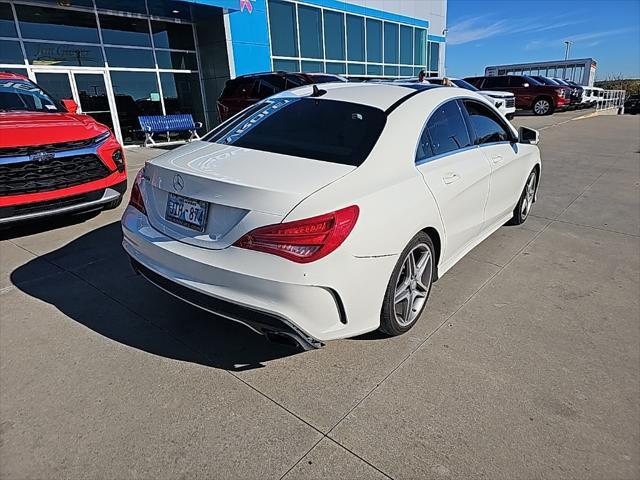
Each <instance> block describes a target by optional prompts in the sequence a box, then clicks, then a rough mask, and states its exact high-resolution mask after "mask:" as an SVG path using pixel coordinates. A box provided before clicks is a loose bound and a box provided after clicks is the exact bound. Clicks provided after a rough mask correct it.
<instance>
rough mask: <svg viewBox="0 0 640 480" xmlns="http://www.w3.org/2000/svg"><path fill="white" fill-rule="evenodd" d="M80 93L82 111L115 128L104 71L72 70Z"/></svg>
mask: <svg viewBox="0 0 640 480" xmlns="http://www.w3.org/2000/svg"><path fill="white" fill-rule="evenodd" d="M72 76H73V79H74V81H75V84H76V85H75V86H76V92H77V93H78V100H76V101H77V102H78V105H79V106H80V111H81V112H82V113H85V114H87V115H90V116H92V117H93V118H95V119H96V120H97V121H99V122H100V123H103V124H104V125H106V126H107V127H109V128H110V129H111V131H114V129H113V115H112V109H111V108H109V107H110V106H109V96H108V95H107V87H106V85H105V82H104V75H103V74H102V73H78V72H72Z"/></svg>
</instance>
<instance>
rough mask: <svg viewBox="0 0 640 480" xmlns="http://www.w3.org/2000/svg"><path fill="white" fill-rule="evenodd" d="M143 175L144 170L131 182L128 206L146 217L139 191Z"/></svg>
mask: <svg viewBox="0 0 640 480" xmlns="http://www.w3.org/2000/svg"><path fill="white" fill-rule="evenodd" d="M143 175H144V168H143V169H142V170H140V171H139V172H138V175H136V179H135V181H134V182H133V188H131V197H130V198H129V206H130V207H133V208H135V209H136V210H138V211H139V212H140V213H144V214H145V215H146V214H147V209H146V208H145V207H144V200H143V199H142V192H141V191H140V183H141V182H142V176H143Z"/></svg>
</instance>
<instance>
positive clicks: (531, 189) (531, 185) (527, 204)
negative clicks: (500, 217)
mask: <svg viewBox="0 0 640 480" xmlns="http://www.w3.org/2000/svg"><path fill="white" fill-rule="evenodd" d="M535 196H536V174H535V172H532V173H531V175H529V180H528V181H527V185H526V186H525V187H524V193H523V197H522V206H521V207H520V214H521V216H522V218H523V219H525V218H527V216H528V215H529V212H530V211H531V205H533V200H534V198H535Z"/></svg>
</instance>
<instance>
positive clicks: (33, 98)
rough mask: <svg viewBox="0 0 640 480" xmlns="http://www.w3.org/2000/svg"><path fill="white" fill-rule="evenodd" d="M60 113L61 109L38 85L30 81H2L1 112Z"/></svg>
mask: <svg viewBox="0 0 640 480" xmlns="http://www.w3.org/2000/svg"><path fill="white" fill-rule="evenodd" d="M9 111H28V112H52V113H55V112H59V111H61V108H60V107H59V106H58V104H57V103H56V101H55V100H54V99H53V98H51V96H49V95H48V94H47V93H46V92H45V91H43V90H42V89H41V88H40V87H38V86H37V85H36V84H34V83H31V82H29V81H28V80H20V79H4V80H0V112H9Z"/></svg>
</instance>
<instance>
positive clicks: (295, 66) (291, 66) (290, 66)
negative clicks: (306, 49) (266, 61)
mask: <svg viewBox="0 0 640 480" xmlns="http://www.w3.org/2000/svg"><path fill="white" fill-rule="evenodd" d="M273 69H274V70H276V71H278V70H282V71H285V72H299V71H300V62H298V60H282V59H279V58H274V59H273Z"/></svg>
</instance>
